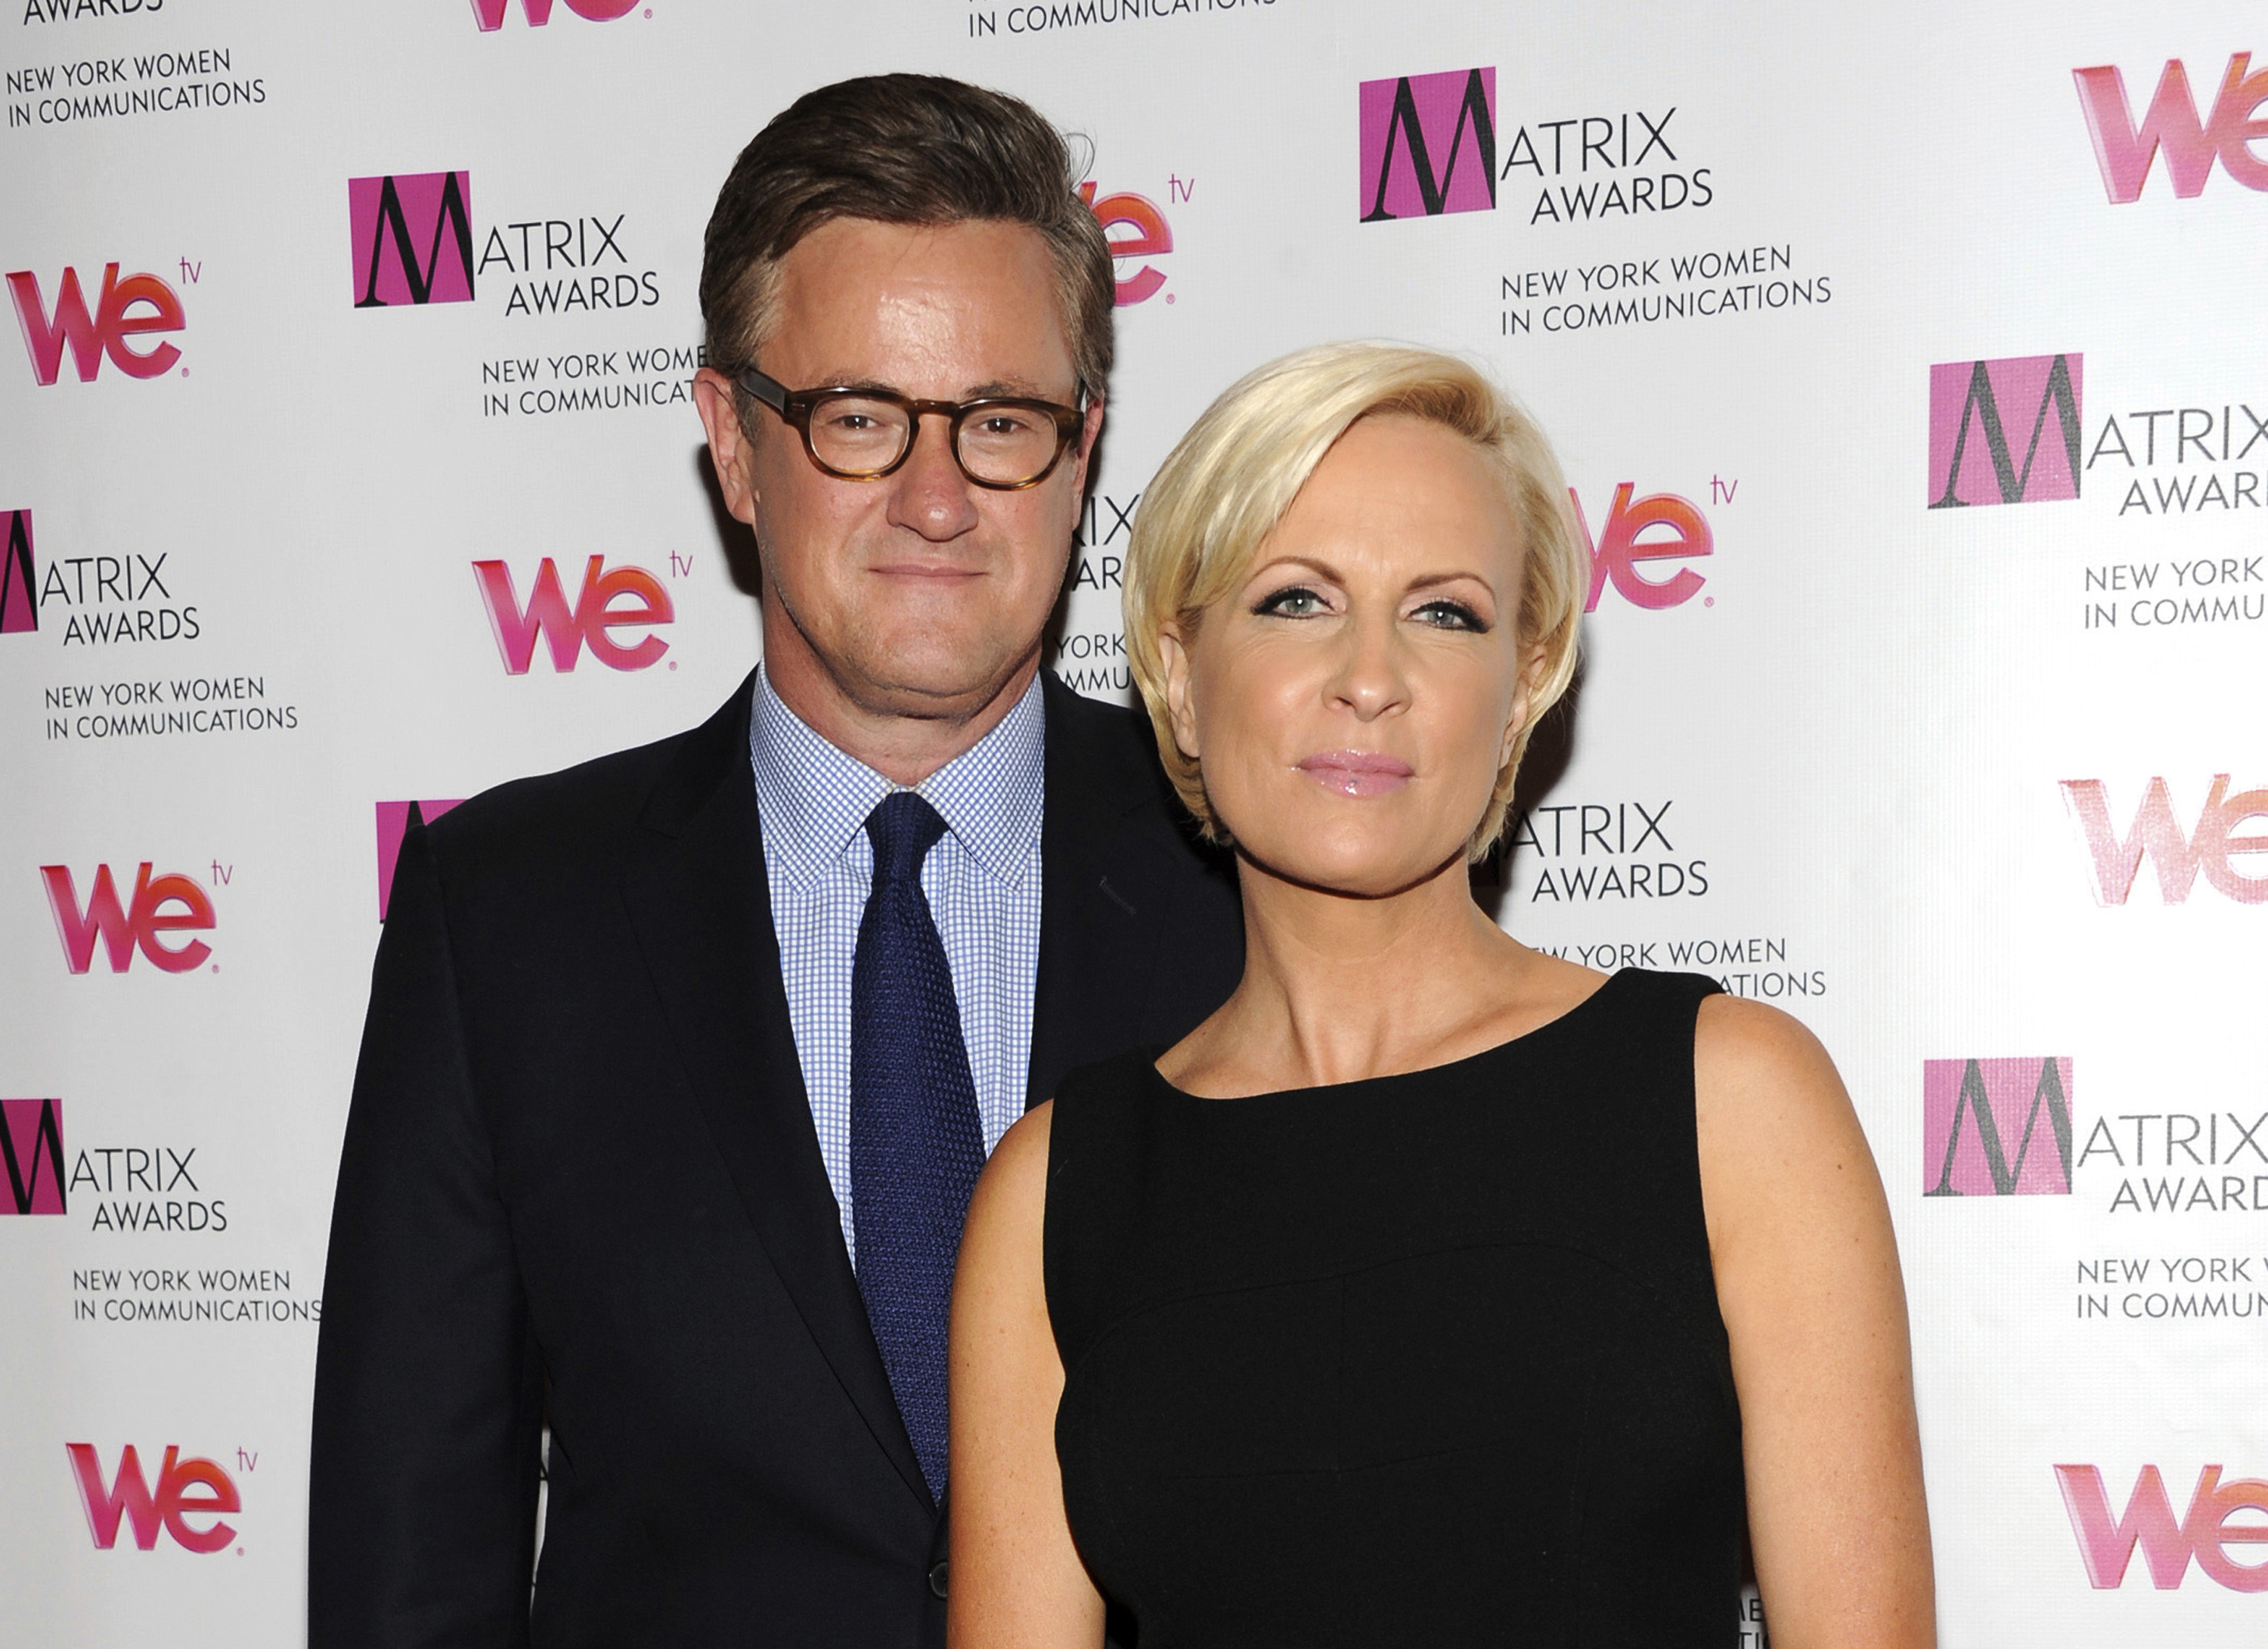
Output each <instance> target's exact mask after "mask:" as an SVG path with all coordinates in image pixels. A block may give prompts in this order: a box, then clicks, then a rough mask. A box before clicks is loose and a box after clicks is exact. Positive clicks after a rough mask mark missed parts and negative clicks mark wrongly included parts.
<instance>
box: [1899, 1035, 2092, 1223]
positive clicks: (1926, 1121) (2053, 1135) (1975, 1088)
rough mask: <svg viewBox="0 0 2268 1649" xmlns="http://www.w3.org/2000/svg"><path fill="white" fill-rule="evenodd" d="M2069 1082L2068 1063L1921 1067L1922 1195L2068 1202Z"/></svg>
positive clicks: (1930, 1062) (1956, 1062)
mask: <svg viewBox="0 0 2268 1649" xmlns="http://www.w3.org/2000/svg"><path fill="white" fill-rule="evenodd" d="M2071 1076H2072V1072H2071V1061H2070V1060H2068V1059H2054V1058H2045V1059H1925V1060H1924V1061H1922V1066H1921V1115H1922V1128H1921V1135H1922V1195H1923V1196H2070V1195H2071ZM2043 1123H2044V1124H2046V1126H2045V1127H2043V1126H2042V1124H2043Z"/></svg>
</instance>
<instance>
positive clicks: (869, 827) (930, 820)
mask: <svg viewBox="0 0 2268 1649" xmlns="http://www.w3.org/2000/svg"><path fill="white" fill-rule="evenodd" d="M944 834H945V821H944V820H943V819H941V818H939V816H938V811H937V809H936V808H934V807H932V806H930V805H929V803H928V802H926V801H924V800H923V799H922V798H921V796H920V795H919V794H918V793H917V792H916V791H909V790H902V791H891V792H890V794H888V795H887V796H885V797H884V798H883V799H882V803H881V806H879V807H877V808H875V809H874V811H873V813H868V814H867V815H866V835H867V836H868V837H870V838H871V839H872V840H873V843H874V880H875V881H876V882H877V883H878V884H879V883H882V882H895V881H911V880H915V879H916V878H917V877H919V876H920V874H921V866H922V861H923V860H924V858H928V857H929V850H930V849H932V848H933V847H935V846H936V845H937V839H938V838H939V836H943V835H944Z"/></svg>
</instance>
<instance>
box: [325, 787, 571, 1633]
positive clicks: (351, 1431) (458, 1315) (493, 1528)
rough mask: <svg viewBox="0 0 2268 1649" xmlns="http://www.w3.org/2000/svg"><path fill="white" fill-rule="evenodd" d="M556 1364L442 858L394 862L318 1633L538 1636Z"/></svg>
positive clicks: (342, 1208)
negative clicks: (517, 1220)
mask: <svg viewBox="0 0 2268 1649" xmlns="http://www.w3.org/2000/svg"><path fill="white" fill-rule="evenodd" d="M541 1379H542V1374H541V1362H540V1359H539V1358H538V1356H537V1353H536V1350H535V1346H534V1340H533V1336H532V1333H531V1330H530V1327H529V1322H528V1312H527V1299H526V1296H525V1293H524V1292H523V1290H522V1287H521V1284H520V1280H519V1270H518V1267H517V1265H516V1263H515V1261H514V1257H513V1249H512V1232H511V1228H510V1224H509V1220H508V1218H507V1214H506V1210H505V1207H504V1201H503V1198H502V1196H501V1195H500V1193H499V1190H498V1187H497V1176H496V1167H495V1161H494V1156H493V1153H492V1151H491V1148H490V1136H489V1132H488V1129H487V1126H486V1124H485V1122H484V1120H483V1118H482V1113H481V1108H480V1105H479V1102H478V1101H477V1099H476V1096H475V1089H474V1083H473V1079H472V1074H471V1062H470V1059H469V1056H468V1047H467V1043H466V1037H465V1027H464V1024H463V1019H462V1014H461V1012H460V1001H459V996H458V990H457V979H456V968H455V961H454V959H453V954H452V949H451V943H450V934H449V926H448V917H447V911H446V904H445V901H444V897H443V893H442V880H441V876H440V872H439V867H438V864H437V862H436V858H435V855H434V850H433V844H432V840H431V834H430V833H429V832H428V831H426V830H424V829H422V828H418V829H413V830H411V831H410V832H409V836H408V837H407V838H406V839H405V840H404V842H403V843H402V849H401V859H400V862H399V864H398V865H397V867H396V869H395V872H394V887H393V893H392V895H391V902H390V907H389V910H388V915H387V925H386V931H385V934H384V936H383V938H382V939H381V940H380V942H379V948H378V961H377V967H376V970H375V974H374V975H373V979H372V989H371V1002H370V1015H369V1018H368V1020H367V1021H366V1022H365V1026H364V1030H363V1043H362V1057H361V1061H360V1064H359V1066H358V1068H357V1071H356V1075H355V1086H354V1098H353V1102H352V1106H351V1108H350V1111H349V1113H348V1118H347V1130H346V1143H345V1148H344V1151H343V1153H342V1159H341V1161H340V1164H339V1179H338V1191H337V1196H336V1200H335V1204H333V1209H332V1215H331V1243H330V1261H329V1265H328V1271H327V1273H326V1277H325V1281H324V1289H323V1322H322V1330H321V1339H320V1349H319V1351H318V1352H317V1356H316V1367H315V1402H314V1428H313V1442H312V1450H311V1459H312V1482H311V1484H310V1492H309V1506H308V1558H307V1617H308V1641H309V1643H310V1645H312V1649H357V1646H359V1645H381V1644H382V1645H388V1649H409V1645H445V1644H446V1645H483V1646H486V1645H497V1646H498V1649H501V1646H503V1645H520V1644H524V1643H526V1642H527V1611H528V1588H529V1582H530V1571H531V1567H532V1564H533V1562H534V1518H535V1498H536V1483H537V1463H538V1462H537V1453H538V1435H539V1429H540V1426H541V1395H542V1393H541Z"/></svg>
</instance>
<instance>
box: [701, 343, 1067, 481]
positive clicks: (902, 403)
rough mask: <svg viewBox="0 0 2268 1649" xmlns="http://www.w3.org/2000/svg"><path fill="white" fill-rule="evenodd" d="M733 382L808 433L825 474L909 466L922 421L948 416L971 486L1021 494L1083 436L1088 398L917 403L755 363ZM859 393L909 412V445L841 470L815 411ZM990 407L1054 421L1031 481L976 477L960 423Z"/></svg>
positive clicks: (873, 474) (841, 476) (859, 474)
mask: <svg viewBox="0 0 2268 1649" xmlns="http://www.w3.org/2000/svg"><path fill="white" fill-rule="evenodd" d="M733 383H734V384H735V385H736V386H739V387H740V389H742V390H744V391H746V392H747V394H748V395H749V396H750V397H751V398H752V399H754V400H756V401H762V403H763V404H764V405H765V406H767V407H770V409H772V410H773V411H774V412H776V413H777V414H778V415H779V419H780V422H781V423H784V424H786V425H788V426H789V427H790V428H792V430H794V431H796V433H797V434H799V435H800V436H802V437H803V451H804V456H805V457H806V458H808V459H810V460H811V462H812V465H813V467H814V468H816V469H817V470H818V471H819V472H820V473H821V475H832V476H834V477H835V478H836V480H837V481H880V480H882V479H883V478H884V477H886V476H888V475H895V474H897V472H898V471H899V470H901V469H902V468H904V467H905V464H906V460H908V459H909V458H911V457H912V456H913V455H914V444H915V443H916V442H917V441H919V440H920V439H921V421H922V420H923V419H924V418H925V417H930V416H936V417H940V418H943V419H945V420H946V450H947V451H948V452H950V453H952V454H953V462H954V467H956V468H958V469H959V470H960V471H961V475H963V476H964V477H966V478H967V480H968V482H969V483H970V484H971V485H972V486H977V487H983V488H984V489H985V490H988V491H991V492H1022V491H1024V490H1026V489H1027V488H1031V487H1036V486H1038V485H1039V484H1040V483H1041V482H1043V481H1045V480H1046V479H1047V478H1048V477H1049V475H1054V474H1055V472H1056V467H1057V465H1059V464H1061V463H1062V462H1063V458H1064V453H1067V452H1069V451H1070V450H1071V443H1072V442H1073V441H1074V440H1076V439H1078V438H1079V432H1080V431H1081V430H1082V429H1084V428H1085V426H1086V394H1085V393H1084V392H1082V393H1081V394H1080V395H1079V405H1078V406H1076V407H1066V406H1064V404H1063V403H1062V402H1061V401H1043V400H1041V399H1040V398H1039V397H1038V396H1035V395H981V396H979V397H977V399H976V400H974V401H917V400H916V399H915V398H914V397H913V396H911V395H902V394H899V393H898V392H897V391H896V390H895V389H875V388H871V387H868V386H862V385H857V384H828V385H826V386H822V387H820V388H817V389H790V388H789V387H788V386H786V385H785V384H783V383H781V382H780V381H779V379H777V378H773V377H770V376H769V375H768V374H766V373H765V372H762V371H761V370H759V369H758V368H757V367H755V366H754V365H749V366H746V367H743V368H741V370H740V372H739V373H738V374H737V375H736V376H735V377H734V378H733ZM842 395H856V396H858V397H859V398H860V399H861V400H865V401H885V402H887V403H888V404H889V405H891V406H894V407H900V408H902V409H904V410H905V414H906V445H905V448H904V450H903V451H902V452H901V453H899V454H898V455H897V457H895V459H893V460H890V462H889V463H887V464H886V465H884V466H883V467H881V468H880V469H837V468H836V467H835V466H834V465H832V464H830V463H828V461H827V460H825V459H823V458H821V457H820V455H819V449H818V448H817V447H816V446H815V445H813V443H812V439H811V415H812V413H813V412H814V410H816V409H817V408H818V406H819V404H820V403H821V401H827V400H829V399H832V398H834V397H836V396H842ZM989 407H1021V408H1023V409H1027V410H1028V411H1035V412H1044V413H1045V414H1047V415H1048V416H1049V417H1050V418H1052V419H1053V420H1055V426H1056V450H1055V455H1054V456H1053V457H1051V458H1049V460H1048V461H1047V467H1045V468H1043V469H1042V470H1041V471H1040V473H1039V474H1038V475H1034V476H1032V477H1031V478H1030V479H1029V480H1027V481H987V480H985V479H984V477H983V476H982V475H971V474H970V473H969V468H968V464H967V462H966V461H965V460H963V459H962V458H961V425H962V424H963V423H966V422H967V421H968V418H969V416H970V415H972V414H976V413H981V412H983V410H984V409H986V408H989Z"/></svg>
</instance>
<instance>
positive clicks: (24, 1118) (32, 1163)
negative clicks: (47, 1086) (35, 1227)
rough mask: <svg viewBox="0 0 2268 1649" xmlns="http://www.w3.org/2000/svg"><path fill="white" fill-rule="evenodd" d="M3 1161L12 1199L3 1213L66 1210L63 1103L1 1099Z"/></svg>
mask: <svg viewBox="0 0 2268 1649" xmlns="http://www.w3.org/2000/svg"><path fill="white" fill-rule="evenodd" d="M0 1159H5V1162H6V1165H7V1170H8V1196H7V1200H6V1201H4V1202H0V1214H60V1213H62V1212H63V1101H61V1100H0Z"/></svg>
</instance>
